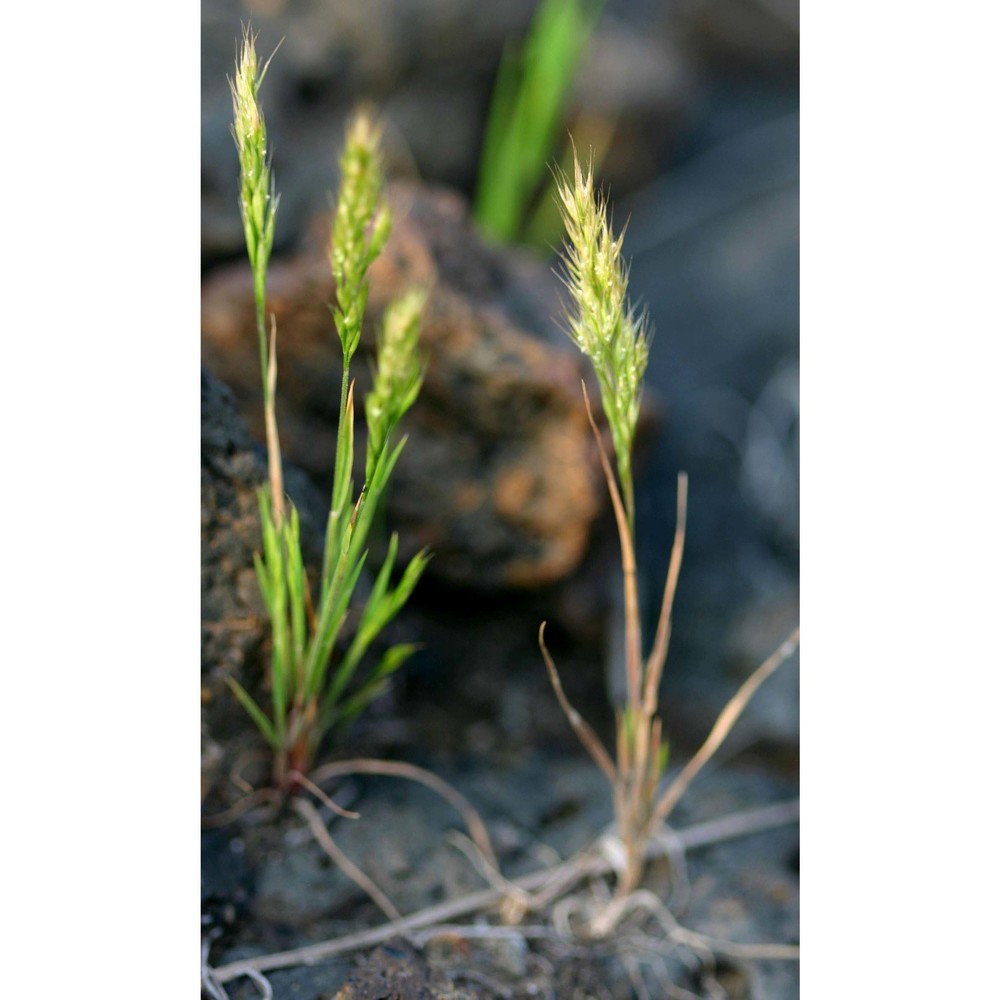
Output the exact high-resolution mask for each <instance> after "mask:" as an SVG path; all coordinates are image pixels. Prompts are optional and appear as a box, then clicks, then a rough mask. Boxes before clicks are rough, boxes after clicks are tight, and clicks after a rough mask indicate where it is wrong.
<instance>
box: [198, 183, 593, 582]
mask: <svg viewBox="0 0 1000 1000" xmlns="http://www.w3.org/2000/svg"><path fill="white" fill-rule="evenodd" d="M389 199H390V204H391V206H392V209H393V215H394V220H395V224H394V228H393V235H392V238H391V240H390V242H389V245H388V247H387V248H386V250H385V252H384V253H383V254H382V256H381V257H380V258H379V259H378V261H377V262H376V263H375V265H374V266H373V269H372V284H371V294H370V298H369V309H368V317H367V319H366V329H365V332H364V336H363V340H362V349H361V351H360V352H359V355H358V357H357V358H356V359H355V362H354V364H353V366H352V374H353V375H354V376H355V377H356V379H357V390H356V391H357V394H358V395H357V398H358V399H359V400H360V398H361V396H362V395H363V392H364V391H365V390H366V389H367V387H368V385H369V384H370V375H369V370H370V366H369V359H370V355H371V349H372V345H373V343H374V336H373V334H374V323H375V322H376V321H378V320H380V317H381V314H382V312H383V310H384V308H385V306H386V304H387V303H388V302H389V301H391V300H392V299H394V298H395V297H397V296H398V295H399V294H401V293H402V292H403V291H404V290H405V289H406V288H407V287H409V286H410V285H412V284H420V285H427V286H430V287H431V288H432V292H431V296H430V299H429V301H428V304H427V308H426V311H425V316H424V327H423V334H422V345H423V350H424V352H425V355H426V360H427V364H426V377H425V381H424V388H423V390H422V392H421V396H420V398H419V400H418V402H417V404H416V406H415V407H414V409H413V410H412V411H411V413H410V414H408V415H407V418H406V421H405V431H406V433H407V434H408V435H409V443H408V445H407V447H406V449H405V450H404V452H403V456H402V458H401V460H400V462H399V465H398V467H397V472H396V475H395V478H394V481H393V486H392V491H391V496H390V498H389V511H388V518H387V520H388V524H389V526H391V527H392V528H393V529H399V530H400V534H401V546H402V549H403V553H404V555H408V554H409V553H412V552H414V551H416V550H417V549H418V548H419V547H421V546H424V545H429V546H430V547H431V548H432V549H433V551H434V560H433V561H432V563H431V567H430V571H429V572H431V573H433V574H434V575H436V576H437V577H438V578H439V579H442V580H445V581H447V582H449V583H452V584H456V583H457V584H462V585H473V586H476V587H481V588H487V589H490V588H502V587H537V586H541V585H544V584H547V583H551V582H554V581H556V580H559V579H561V578H563V577H565V576H567V575H568V574H569V573H570V572H572V570H573V569H574V568H575V567H576V566H577V565H578V564H579V562H580V560H581V558H582V556H583V553H584V550H585V548H586V544H587V539H588V535H589V532H590V528H591V525H592V524H593V521H594V519H595V517H596V516H597V514H598V513H599V510H600V508H601V506H602V503H603V484H602V483H600V482H599V480H598V477H597V474H596V469H595V465H594V460H593V442H592V440H591V438H590V432H589V429H588V426H587V423H586V417H585V414H584V410H583V405H582V399H581V392H580V379H581V377H582V376H583V374H584V366H583V364H582V359H581V357H580V355H579V354H578V352H577V351H576V348H575V347H573V345H572V344H571V343H570V341H569V339H568V338H567V337H566V336H565V335H564V334H562V333H561V332H559V331H558V329H556V328H555V326H554V324H553V322H552V320H551V318H550V317H553V316H555V315H556V313H557V310H558V304H557V299H556V294H555V291H556V287H557V286H556V281H555V279H554V278H553V277H552V275H551V274H550V273H549V272H548V269H547V268H546V266H545V265H543V264H537V263H530V264H529V263H526V262H525V261H524V260H523V259H522V258H519V257H516V256H513V255H511V254H510V253H509V252H508V251H500V250H497V249H494V248H491V247H488V246H486V245H485V244H484V243H483V242H482V241H481V240H480V239H479V238H478V236H477V235H476V234H475V233H474V231H473V230H472V228H471V225H470V223H469V219H468V212H467V208H466V206H465V203H464V202H463V201H462V200H461V199H460V198H459V197H458V196H457V195H453V194H451V193H449V192H445V191H441V190H430V189H427V188H424V187H420V186H416V185H395V186H392V187H391V188H390V195H389ZM327 234H328V229H327V223H326V221H325V220H324V221H323V223H322V225H320V226H318V227H317V229H316V231H315V233H314V234H313V235H312V236H311V237H310V238H309V239H307V240H306V241H305V243H304V245H303V246H302V248H301V249H300V250H299V252H298V253H296V254H295V255H294V256H293V257H291V258H289V259H287V260H284V261H281V262H274V263H273V265H272V268H271V275H270V279H269V286H268V291H269V305H268V308H269V310H273V312H274V313H275V316H276V318H277V326H278V367H279V370H278V390H277V391H278V402H277V406H278V423H279V428H280V433H281V439H282V449H283V454H284V455H285V457H286V458H287V459H288V460H289V461H291V462H293V463H294V464H296V465H298V466H300V467H302V468H303V469H305V470H306V471H307V472H309V473H310V474H311V475H312V476H314V477H315V478H316V479H317V480H318V481H321V482H328V481H329V477H330V474H331V470H332V467H333V456H334V450H335V439H336V420H337V409H338V403H339V386H340V379H341V355H340V345H339V342H338V341H337V337H336V332H335V330H334V327H333V323H332V321H331V319H330V315H329V312H328V309H327V306H326V303H328V302H331V301H333V299H334V297H335V287H334V285H333V280H332V278H331V276H330V269H329V265H328V262H327V249H326V240H327ZM252 310H253V298H252V294H251V286H250V277H249V268H248V267H246V266H245V265H242V264H241V265H238V266H234V267H233V268H231V269H228V270H226V271H224V272H221V273H217V274H215V275H213V276H211V277H210V278H209V279H208V280H207V281H206V282H205V286H204V291H203V312H202V331H203V356H204V360H205V363H206V365H207V366H208V367H209V368H210V369H211V370H212V371H213V372H215V373H216V374H217V375H219V376H220V377H222V378H223V379H224V380H225V381H226V382H227V383H228V384H229V385H230V386H232V388H233V389H234V391H235V393H236V395H237V397H238V398H239V399H240V400H241V401H242V402H243V403H244V404H245V405H244V407H243V409H244V412H245V413H246V414H247V418H248V420H249V422H250V424H251V426H252V427H253V429H254V431H255V433H256V434H257V436H258V438H259V437H261V436H262V434H261V426H260V406H259V396H260V375H259V372H258V360H257V347H256V338H255V335H254V332H253V331H254V321H253V311H252ZM357 414H358V424H359V425H361V424H363V420H362V418H361V410H360V407H359V408H358V410H357ZM358 453H359V458H360V457H362V456H363V449H362V448H361V447H360V445H359V448H358ZM358 479H359V480H360V475H359V477H358Z"/></svg>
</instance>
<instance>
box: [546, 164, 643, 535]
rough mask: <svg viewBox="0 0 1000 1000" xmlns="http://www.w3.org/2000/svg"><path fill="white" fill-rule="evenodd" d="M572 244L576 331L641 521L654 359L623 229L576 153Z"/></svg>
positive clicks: (566, 212)
mask: <svg viewBox="0 0 1000 1000" xmlns="http://www.w3.org/2000/svg"><path fill="white" fill-rule="evenodd" d="M557 193H558V198H559V205H560V210H561V212H562V217H563V223H564V224H565V226H566V237H567V244H568V245H567V248H566V251H565V253H564V255H563V265H564V275H563V280H564V281H565V284H566V287H567V288H568V289H569V292H570V295H571V296H572V299H573V303H574V306H575V308H574V311H573V312H572V313H571V314H570V316H569V333H570V335H571V336H572V338H573V340H574V341H575V342H576V345H577V346H578V347H579V348H580V350H581V351H583V353H584V354H586V355H587V357H588V358H590V360H591V363H592V364H593V366H594V372H595V373H596V375H597V380H598V383H599V384H600V387H601V404H602V406H603V407H604V415H605V417H606V418H607V421H608V426H609V427H610V428H611V434H612V438H613V440H614V446H615V447H614V451H615V458H616V460H617V464H618V479H619V482H620V485H621V490H622V494H623V497H624V502H625V510H626V513H627V516H628V522H629V526H630V527H631V528H633V529H634V527H635V501H634V490H633V484H632V446H633V444H634V442H635V428H636V424H637V422H638V420H639V407H640V404H641V401H642V379H643V376H644V375H645V373H646V364H647V362H648V360H649V332H648V324H647V321H646V317H645V315H644V314H641V313H638V312H637V311H636V309H635V308H634V307H633V306H632V304H631V303H630V302H629V300H628V267H627V266H626V265H625V263H624V262H623V261H622V257H621V250H622V239H623V237H624V231H623V232H622V233H621V234H620V235H619V236H618V237H617V238H616V237H615V236H614V234H613V233H612V231H611V224H610V221H609V218H608V205H607V200H606V199H605V198H603V197H602V196H600V195H597V194H595V191H594V174H593V169H592V167H591V166H590V165H588V167H587V169H586V171H584V170H583V168H582V167H581V166H580V161H579V160H578V159H577V158H576V156H575V155H574V157H573V177H572V179H570V178H569V177H568V176H566V175H559V176H558V177H557Z"/></svg>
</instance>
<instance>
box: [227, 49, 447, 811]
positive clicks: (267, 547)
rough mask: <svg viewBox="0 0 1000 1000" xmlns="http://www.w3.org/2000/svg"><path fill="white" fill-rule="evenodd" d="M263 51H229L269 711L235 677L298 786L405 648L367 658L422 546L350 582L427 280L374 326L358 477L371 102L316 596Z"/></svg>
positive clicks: (373, 192)
mask: <svg viewBox="0 0 1000 1000" xmlns="http://www.w3.org/2000/svg"><path fill="white" fill-rule="evenodd" d="M266 71H267V65H265V66H264V67H263V68H260V69H259V68H258V63H257V55H256V51H255V47H254V38H253V36H252V35H251V34H250V33H249V32H247V33H245V35H244V38H243V47H242V51H241V53H240V57H239V59H238V62H237V70H236V77H235V79H234V80H232V81H231V87H232V92H233V134H234V137H235V140H236V147H237V150H238V153H239V161H240V177H241V185H240V210H241V213H242V217H243V226H244V233H245V236H246V243H247V253H248V256H249V259H250V267H251V270H252V272H253V284H254V299H255V303H256V318H257V337H258V342H259V349H260V361H261V374H262V382H263V395H264V415H265V428H266V436H267V452H268V479H269V482H268V485H267V486H262V487H261V488H260V490H259V491H258V501H259V507H260V518H261V534H262V551H261V553H260V554H259V555H257V556H255V559H254V564H255V568H256V571H257V580H258V583H259V585H260V591H261V594H262V596H263V598H264V603H265V605H266V607H267V611H268V615H269V618H270V623H271V665H270V686H271V706H270V708H271V711H270V714H268V713H267V712H265V710H264V709H263V708H261V706H260V705H258V704H257V703H256V702H255V701H254V700H253V699H252V698H251V697H250V695H249V693H248V692H247V691H246V690H245V689H244V688H243V687H242V686H241V685H240V684H238V683H237V682H236V681H234V680H232V679H230V685H231V687H232V689H233V691H234V693H235V695H236V697H237V698H238V699H239V701H240V702H241V704H242V705H243V706H244V707H245V708H246V710H247V711H248V712H249V714H250V715H251V717H252V718H253V720H254V722H255V723H256V724H257V726H258V728H259V729H260V731H261V733H262V734H263V735H264V737H265V739H266V740H267V741H268V743H269V744H270V746H271V749H272V751H273V757H274V772H273V776H274V782H275V784H276V786H277V787H278V788H279V789H281V790H282V791H286V792H287V791H294V790H295V789H296V788H297V787H298V786H299V783H300V782H301V781H302V780H303V779H304V778H305V776H306V775H307V772H308V771H309V769H310V768H311V766H312V763H313V761H314V759H315V756H316V753H317V751H318V749H319V746H320V744H321V742H322V740H323V738H324V736H325V735H326V734H327V733H329V732H330V731H331V730H332V729H333V728H334V727H341V726H345V725H346V724H348V723H350V722H351V721H352V720H353V719H354V718H356V716H357V715H358V714H359V713H360V712H361V711H362V710H363V709H364V707H365V706H366V705H367V704H368V703H369V702H370V701H371V699H372V698H374V697H375V696H376V695H378V694H379V693H380V692H381V691H382V690H383V689H384V687H385V685H386V684H387V682H388V679H389V677H390V676H391V675H392V673H393V672H394V671H395V670H397V669H398V668H399V667H400V666H401V665H402V664H403V663H404V662H405V660H406V659H407V657H408V656H409V655H410V654H411V653H412V652H413V651H414V648H415V647H414V646H413V645H410V644H402V645H396V646H393V647H392V648H390V649H389V650H388V651H386V652H385V653H384V654H383V655H382V657H381V659H379V660H378V661H377V662H375V663H374V664H373V665H369V666H368V667H367V669H365V668H364V667H363V664H364V662H365V657H366V654H367V653H368V652H369V651H370V649H371V647H372V645H373V643H374V642H375V640H376V639H377V637H378V635H379V634H380V633H381V631H382V630H383V629H384V628H385V627H386V626H387V625H388V624H389V622H391V621H392V619H393V618H395V616H396V615H397V614H398V613H399V611H400V610H401V608H402V607H403V606H404V605H405V603H406V601H407V599H408V598H409V596H410V594H411V593H412V591H413V589H414V587H415V586H416V584H417V581H418V580H419V579H420V576H421V574H422V573H423V571H424V569H425V567H426V565H427V561H428V556H427V554H426V553H425V552H421V553H418V554H417V555H416V556H414V557H413V558H412V559H411V560H410V562H409V563H408V564H407V565H406V567H405V568H404V569H403V571H402V573H401V574H399V576H398V580H396V581H395V582H394V570H395V569H396V565H395V564H396V557H397V553H398V539H397V536H396V535H395V534H393V535H392V537H391V539H390V542H389V545H388V552H387V554H386V557H385V560H384V562H383V564H382V566H381V568H380V570H379V571H378V573H377V575H376V577H375V581H374V584H373V586H372V589H371V593H370V594H369V596H368V598H367V600H366V601H365V602H364V604H363V606H362V607H360V608H356V607H354V600H353V598H354V593H355V589H356V587H357V583H358V580H359V578H360V575H361V572H362V570H363V568H364V566H365V562H366V560H367V556H368V550H367V544H368V536H369V532H370V529H371V526H372V522H373V518H374V516H375V513H376V511H377V509H378V507H379V503H380V501H381V499H382V497H383V496H384V495H385V492H386V489H387V487H388V485H389V481H390V478H391V475H392V471H393V468H394V467H395V464H396V462H397V460H398V458H399V455H400V453H401V451H402V449H403V446H404V444H405V438H404V439H397V438H398V435H397V433H396V432H397V428H398V425H399V423H400V421H401V420H402V418H403V416H404V415H405V414H406V412H407V410H409V408H410V407H411V406H412V405H413V402H414V401H415V400H416V398H417V395H418V393H419V391H420V385H421V381H422V371H421V362H420V357H419V354H418V340H419V332H420V318H421V311H422V309H423V305H424V301H425V293H424V292H422V291H419V290H413V291H410V292H408V293H407V294H406V295H404V296H403V298H402V299H401V300H400V301H398V302H396V303H394V304H393V305H391V306H390V307H389V308H388V309H387V310H386V314H385V318H384V321H383V325H382V330H381V333H380V335H379V342H378V350H377V361H376V371H375V384H374V387H373V389H372V391H371V392H370V393H369V394H368V396H367V398H366V400H365V411H366V416H367V421H368V430H369V434H368V444H367V453H366V456H365V477H364V482H363V484H362V486H361V489H360V491H359V492H358V491H356V490H355V482H354V385H353V381H352V380H351V377H350V364H351V360H352V358H353V357H354V354H355V352H356V351H357V349H358V345H359V342H360V339H361V327H362V322H363V319H364V312H365V306H366V304H367V299H368V270H369V268H370V267H371V264H372V262H373V261H374V260H375V258H376V257H377V256H378V255H379V253H380V252H381V251H382V249H383V248H384V246H385V244H386V241H387V240H388V238H389V232H390V229H391V226H392V220H391V217H390V214H389V211H388V208H387V206H386V205H385V202H384V200H383V187H384V178H383V175H382V170H381V165H380V153H379V141H380V135H379V131H378V128H377V127H376V126H375V124H374V123H373V122H372V120H371V118H370V117H369V116H368V114H366V113H360V114H358V115H357V116H356V117H355V118H354V119H353V121H352V122H351V123H350V125H349V127H348V130H347V138H346V143H345V148H344V153H343V156H342V158H341V164H340V166H341V187H340V193H339V198H338V203H337V209H336V212H335V214H334V219H333V225H332V232H331V239H330V247H331V249H330V266H331V270H332V273H333V276H334V278H335V280H336V283H337V301H336V303H335V304H334V305H333V306H332V308H331V312H332V314H333V321H334V325H335V327H336V330H337V335H338V338H339V340H340V345H341V350H342V352H343V362H344V369H343V381H342V384H341V392H340V412H339V426H338V434H337V451H336V455H335V457H334V477H333V491H332V497H331V505H330V514H329V518H328V521H327V528H326V540H325V545H324V552H323V568H322V578H321V580H320V587H319V596H318V601H316V602H315V603H314V602H313V598H312V593H311V588H310V583H309V580H308V578H307V575H306V571H305V567H304V564H303V560H302V550H301V545H300V537H299V517H298V513H297V511H296V510H295V507H294V505H292V504H291V503H290V502H289V501H288V500H287V498H286V497H285V495H284V489H283V482H282V473H281V455H280V448H279V442H278V428H277V420H276V417H275V407H274V393H275V385H276V382H277V375H278V366H277V351H276V331H275V325H274V320H273V317H272V320H271V331H270V339H268V335H267V329H266V322H265V300H266V287H267V266H268V261H269V259H270V254H271V247H272V244H273V239H274V219H275V212H276V210H277V203H278V199H277V196H276V195H275V191H274V181H273V179H272V177H271V172H270V161H269V157H268V149H267V131H266V128H265V124H264V117H263V114H262V113H261V108H260V102H259V90H260V86H261V84H262V82H263V80H264V76H265V74H266ZM349 614H351V616H352V618H353V619H356V621H357V627H356V629H355V631H354V634H353V636H352V638H351V639H350V642H349V643H348V644H347V648H346V651H344V652H343V653H342V655H339V656H337V657H335V652H336V650H337V647H338V641H339V640H340V639H341V637H342V635H343V633H344V626H345V623H346V622H347V620H348V615H349Z"/></svg>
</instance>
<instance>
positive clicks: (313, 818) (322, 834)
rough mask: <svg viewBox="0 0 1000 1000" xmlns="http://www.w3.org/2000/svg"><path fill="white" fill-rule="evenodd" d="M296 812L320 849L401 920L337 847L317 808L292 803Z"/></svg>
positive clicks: (302, 802) (385, 910) (298, 801)
mask: <svg viewBox="0 0 1000 1000" xmlns="http://www.w3.org/2000/svg"><path fill="white" fill-rule="evenodd" d="M292 806H293V807H294V809H295V811H296V812H297V813H298V814H299V815H300V816H301V817H302V818H303V819H305V821H306V822H307V823H308V824H309V829H310V830H312V832H313V836H315V838H316V840H317V842H318V843H319V845H320V847H322V848H323V850H324V851H326V853H327V854H328V855H329V856H330V858H331V859H332V860H333V863H334V864H335V865H336V866H337V867H338V868H339V869H340V870H341V871H342V872H343V873H344V874H345V875H346V876H347V877H348V878H349V879H350V880H351V881H352V882H353V883H354V884H355V885H356V886H357V887H358V888H359V889H361V891H362V892H364V893H365V894H366V895H367V896H368V897H369V898H370V899H371V901H372V902H373V903H374V904H375V905H376V906H377V907H378V908H379V909H380V910H381V911H382V912H383V913H384V914H385V915H386V916H387V917H388V918H389V919H390V920H400V919H401V918H402V914H401V913H400V912H399V910H397V909H396V907H395V906H394V905H393V902H392V900H391V899H389V897H388V896H387V895H386V894H385V893H384V892H383V891H382V890H381V889H380V888H379V887H378V886H377V885H376V884H375V883H374V882H373V881H372V880H371V879H370V878H369V877H368V876H367V875H366V874H365V873H364V872H363V871H362V870H361V869H360V868H359V867H358V866H357V865H356V864H355V863H354V862H353V861H352V860H351V859H350V858H349V857H348V856H347V855H346V854H345V853H344V852H343V851H342V850H341V849H340V848H339V847H338V846H337V845H336V843H335V842H334V840H333V838H332V837H331V836H330V832H329V831H328V830H327V828H326V824H325V823H324V822H323V817H322V816H320V814H319V813H318V812H317V811H316V807H315V806H314V805H313V804H312V803H311V802H307V801H306V800H305V799H295V800H293V802H292Z"/></svg>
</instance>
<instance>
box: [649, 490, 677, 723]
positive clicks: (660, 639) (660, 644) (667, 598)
mask: <svg viewBox="0 0 1000 1000" xmlns="http://www.w3.org/2000/svg"><path fill="white" fill-rule="evenodd" d="M687 497H688V477H687V473H686V472H681V473H679V474H678V476H677V525H676V527H675V528H674V543H673V545H672V546H671V549H670V566H669V568H668V569H667V582H666V584H664V587H663V604H662V605H661V607H660V620H659V623H658V624H657V626H656V638H655V639H654V640H653V648H652V650H651V651H650V654H649V659H648V660H647V661H646V690H645V691H644V692H643V708H644V710H645V712H646V714H647V715H652V714H653V713H654V712H655V711H656V705H657V699H658V696H659V690H660V679H661V678H662V676H663V665H664V664H665V663H666V662H667V647H668V646H669V645H670V631H671V625H672V618H673V608H674V597H675V595H676V593H677V578H678V577H679V576H680V572H681V561H682V559H683V558H684V538H685V533H686V530H687Z"/></svg>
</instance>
